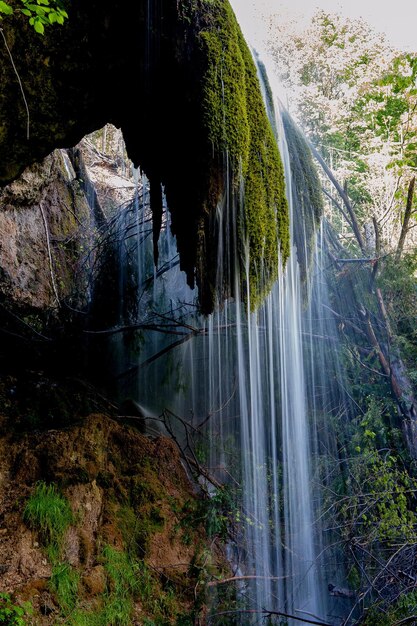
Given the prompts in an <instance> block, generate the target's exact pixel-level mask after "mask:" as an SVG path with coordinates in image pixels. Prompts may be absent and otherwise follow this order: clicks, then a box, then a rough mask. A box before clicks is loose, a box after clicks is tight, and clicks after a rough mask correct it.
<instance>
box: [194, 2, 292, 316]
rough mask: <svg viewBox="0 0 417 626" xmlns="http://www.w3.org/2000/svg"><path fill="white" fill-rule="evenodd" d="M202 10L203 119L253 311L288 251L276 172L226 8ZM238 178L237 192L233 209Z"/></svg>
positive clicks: (249, 64)
mask: <svg viewBox="0 0 417 626" xmlns="http://www.w3.org/2000/svg"><path fill="white" fill-rule="evenodd" d="M210 11H211V19H210V22H209V23H210V28H209V29H207V30H204V31H203V32H202V33H201V34H200V38H201V42H202V45H203V47H204V48H205V50H206V53H207V60H208V67H207V71H206V73H205V75H204V78H203V84H204V88H203V98H204V101H203V111H204V122H205V124H206V125H207V129H208V139H209V141H210V144H211V146H212V150H213V152H214V155H215V156H217V159H218V162H219V163H223V165H224V167H228V172H229V176H228V179H227V180H226V185H228V186H229V188H228V189H226V191H227V192H228V193H229V194H230V197H231V198H233V199H234V200H235V201H236V202H237V204H238V215H239V217H240V221H239V228H238V250H239V252H240V256H241V259H242V269H243V266H244V263H245V261H246V259H245V252H246V251H248V254H249V288H250V303H251V308H252V309H254V308H256V307H257V306H258V304H259V303H260V302H261V301H262V299H263V298H264V296H265V295H266V294H267V293H268V291H269V290H270V288H271V285H272V283H273V282H274V280H275V279H276V277H277V274H278V257H279V252H278V242H279V246H280V248H281V256H282V259H283V261H284V262H285V260H286V258H287V256H288V252H289V218H288V208H287V203H286V199H285V184H284V174H283V168H282V163H281V159H280V155H279V152H278V148H277V145H276V142H275V138H274V136H273V132H272V129H271V125H270V123H269V120H268V116H267V113H266V110H265V106H264V103H263V100H262V95H261V91H260V85H259V81H258V77H257V72H256V68H255V65H254V62H253V59H252V56H251V53H250V51H249V49H248V47H247V45H246V43H245V41H244V39H243V36H242V33H241V31H240V28H239V25H238V24H237V22H236V18H235V16H234V14H233V11H232V9H231V7H230V5H229V4H228V3H227V2H221V1H220V0H212V2H211V3H210ZM242 180H243V184H244V190H245V194H244V202H243V206H240V203H239V199H240V194H239V186H240V182H241V181H242ZM229 243H230V242H229ZM226 291H227V290H226Z"/></svg>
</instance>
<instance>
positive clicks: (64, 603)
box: [49, 563, 80, 615]
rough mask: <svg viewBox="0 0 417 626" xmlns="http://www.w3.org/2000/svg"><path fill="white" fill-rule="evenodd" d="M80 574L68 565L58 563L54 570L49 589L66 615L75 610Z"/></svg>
mask: <svg viewBox="0 0 417 626" xmlns="http://www.w3.org/2000/svg"><path fill="white" fill-rule="evenodd" d="M79 582H80V575H79V573H78V572H77V571H76V570H74V569H73V568H72V567H71V565H69V564H68V563H58V564H56V565H54V567H53V569H52V575H51V578H50V581H49V588H50V590H51V591H52V592H53V593H54V594H55V596H56V599H57V601H58V604H59V606H60V607H61V610H62V612H63V613H64V615H66V614H68V613H69V612H70V611H72V610H74V608H75V606H76V603H77V596H78V585H79Z"/></svg>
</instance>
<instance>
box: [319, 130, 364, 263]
mask: <svg viewBox="0 0 417 626" xmlns="http://www.w3.org/2000/svg"><path fill="white" fill-rule="evenodd" d="M308 143H309V146H310V149H311V152H312V153H313V156H314V157H315V158H316V159H317V161H318V162H319V163H320V165H321V166H322V168H323V170H324V173H325V174H326V176H327V178H328V179H329V180H330V182H331V183H332V185H333V186H334V187H335V189H336V191H337V193H338V194H339V196H340V197H341V199H342V201H343V204H344V206H345V208H346V211H347V212H348V214H349V222H350V225H351V226H352V230H353V232H354V234H355V237H356V241H357V242H358V244H359V247H360V249H361V251H362V252H363V254H365V253H366V246H365V242H364V240H363V237H362V233H361V231H360V228H359V224H358V220H357V218H356V214H355V211H354V210H353V207H352V205H351V203H350V200H349V197H348V195H347V193H346V192H345V190H344V189H343V187H342V186H341V185H340V183H339V182H338V181H337V180H336V178H335V176H334V174H333V172H332V170H331V169H330V167H329V166H328V165H327V163H326V161H325V160H324V159H323V157H322V156H321V154H320V153H319V152H318V150H316V148H315V147H314V146H313V144H312V143H311V142H308Z"/></svg>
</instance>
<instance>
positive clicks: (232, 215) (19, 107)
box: [0, 0, 288, 312]
mask: <svg viewBox="0 0 417 626" xmlns="http://www.w3.org/2000/svg"><path fill="white" fill-rule="evenodd" d="M68 8H69V14H70V18H69V20H68V21H67V22H66V24H65V25H64V26H63V27H54V28H52V27H51V28H49V29H47V32H46V34H45V36H44V37H40V36H38V35H37V34H36V33H34V32H33V29H32V28H31V27H30V26H29V25H28V24H27V22H26V20H25V19H24V17H23V16H14V17H12V18H7V20H4V21H3V28H4V33H5V36H6V38H7V41H8V45H9V48H10V51H11V53H12V55H13V58H14V61H15V65H16V67H17V69H18V72H19V76H20V79H21V81H22V85H23V87H24V90H25V93H26V98H27V101H28V105H29V111H30V122H31V123H30V135H29V140H28V139H27V136H26V126H27V116H26V110H25V106H24V102H23V99H22V94H21V92H20V87H19V84H18V81H17V77H16V74H15V72H14V70H13V67H12V65H11V63H10V58H9V56H8V53H7V50H6V49H5V48H4V47H0V81H1V84H2V90H1V93H0V118H1V119H2V120H4V121H3V122H2V127H1V141H0V183H1V182H2V183H3V184H4V183H6V182H8V181H10V180H12V179H13V178H15V177H16V176H17V175H18V174H19V173H20V172H21V171H22V169H23V168H24V167H25V166H26V165H28V164H29V163H31V162H33V161H36V160H38V159H40V158H42V157H44V156H45V155H47V154H48V153H49V152H51V150H52V149H53V148H55V147H57V146H59V147H69V146H71V145H74V144H75V143H77V142H78V141H79V140H80V139H81V137H82V136H83V135H85V134H86V133H88V132H91V131H92V130H95V129H96V128H100V127H102V126H103V124H104V123H105V122H112V123H113V124H115V125H116V126H117V127H121V129H122V131H123V135H124V137H125V140H126V146H127V150H128V153H129V156H130V158H131V159H132V160H133V161H134V162H135V164H137V165H140V166H141V167H142V169H143V170H144V171H145V173H146V174H147V176H148V178H149V180H150V183H151V199H152V205H153V213H154V242H155V244H156V245H157V240H158V231H159V226H160V212H161V206H162V205H161V190H162V188H164V190H165V193H166V196H167V201H168V206H169V208H170V211H171V215H172V229H173V231H174V233H175V234H176V236H177V242H178V249H179V253H180V259H181V268H182V269H183V270H184V271H185V272H186V273H187V277H188V281H189V283H190V284H191V285H193V284H194V282H195V281H197V284H198V286H199V290H200V302H201V305H202V309H203V310H204V311H205V312H208V311H210V310H211V309H212V308H213V305H214V301H215V299H216V297H217V299H219V300H222V299H223V298H224V297H227V296H228V295H230V294H233V292H234V270H235V269H236V268H235V265H236V254H235V251H237V253H238V258H239V261H238V264H239V265H241V266H242V267H244V266H245V263H246V258H245V255H246V253H247V252H248V251H249V278H250V289H251V296H250V299H251V304H252V305H253V304H255V303H256V301H257V300H258V299H259V298H260V297H261V296H262V295H263V294H264V293H265V292H266V291H267V289H268V287H269V285H270V283H271V282H272V280H273V279H274V277H275V276H276V272H277V258H278V250H277V246H276V240H277V237H279V239H280V242H281V252H282V256H283V258H284V259H285V257H286V255H287V252H288V217H287V210H286V206H285V199H284V193H283V177H282V168H281V165H280V160H279V155H278V152H277V149H276V147H275V145H274V141H273V137H272V132H271V129H270V127H269V124H268V120H267V116H266V113H265V109H264V106H263V103H262V100H261V93H260V89H259V85H258V81H257V78H256V70H255V66H254V64H253V61H252V58H251V55H250V52H249V50H248V48H247V46H246V44H245V42H244V40H243V37H242V34H241V32H240V29H239V27H238V25H237V22H236V19H235V17H234V15H233V12H232V10H231V8H230V5H229V4H228V2H227V0H210V1H207V0H181V1H177V0H169V1H167V2H162V1H161V0H156V1H155V2H152V3H149V2H147V1H145V0H140V1H138V2H137V3H134V4H133V5H129V7H127V6H126V4H125V3H123V2H121V0H113V1H110V0H102V1H101V2H98V0H92V1H91V2H88V3H86V2H84V1H83V0H71V3H69V7H68ZM133 82H134V83H135V84H136V85H138V86H140V93H141V95H140V97H139V98H133V97H132V96H131V94H130V85H132V83H133ZM242 181H243V186H244V188H245V196H246V201H245V203H244V204H243V203H242V202H241V201H240V199H241V195H240V183H241V182H242ZM225 198H228V200H227V201H226V200H224V199H225ZM220 205H222V206H224V207H228V208H225V209H224V212H225V213H227V215H226V216H225V218H224V219H223V221H221V220H220V221H219V220H218V207H219V206H220ZM231 206H233V211H232V210H229V209H230V207H231ZM236 220H238V227H237V229H235V227H234V225H233V222H235V221H236ZM225 234H226V235H227V237H228V241H227V244H228V245H229V248H230V250H232V252H230V253H229V254H228V256H227V258H226V259H225V260H226V266H227V267H229V271H225V272H223V274H222V276H221V279H220V284H219V277H218V272H217V265H218V257H217V244H218V242H219V240H220V239H221V238H222V237H223V239H224V235H225ZM155 257H156V258H157V254H156V255H155ZM216 285H217V287H216ZM216 290H217V291H216Z"/></svg>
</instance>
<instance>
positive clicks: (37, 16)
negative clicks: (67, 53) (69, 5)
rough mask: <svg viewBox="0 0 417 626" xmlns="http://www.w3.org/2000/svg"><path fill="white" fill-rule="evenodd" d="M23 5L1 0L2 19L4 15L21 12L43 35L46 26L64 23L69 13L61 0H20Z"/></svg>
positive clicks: (0, 17)
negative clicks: (15, 5) (14, 4)
mask: <svg viewBox="0 0 417 626" xmlns="http://www.w3.org/2000/svg"><path fill="white" fill-rule="evenodd" d="M20 3H21V6H20V5H19V6H17V7H14V6H13V5H12V4H9V3H8V2H5V1H4V0H0V20H1V19H3V18H2V15H1V14H3V15H5V16H9V15H13V14H14V13H21V14H22V15H25V16H26V17H27V18H28V19H29V24H30V25H31V26H33V28H34V30H35V31H36V32H37V33H39V34H40V35H43V34H44V32H45V27H46V26H50V25H51V24H60V25H62V24H63V23H64V22H65V20H66V19H67V18H68V13H67V12H66V11H65V9H64V8H63V6H62V4H61V2H60V0H20Z"/></svg>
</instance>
